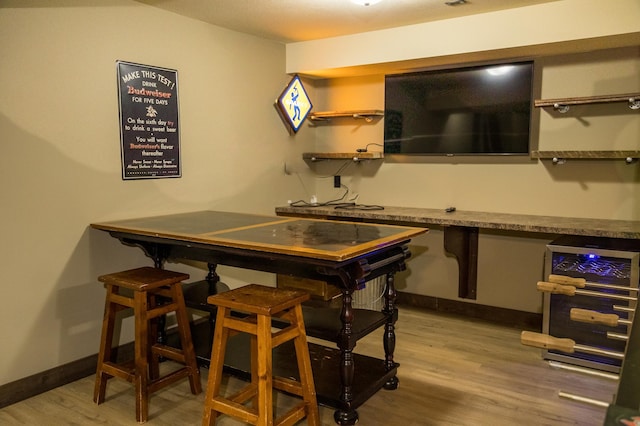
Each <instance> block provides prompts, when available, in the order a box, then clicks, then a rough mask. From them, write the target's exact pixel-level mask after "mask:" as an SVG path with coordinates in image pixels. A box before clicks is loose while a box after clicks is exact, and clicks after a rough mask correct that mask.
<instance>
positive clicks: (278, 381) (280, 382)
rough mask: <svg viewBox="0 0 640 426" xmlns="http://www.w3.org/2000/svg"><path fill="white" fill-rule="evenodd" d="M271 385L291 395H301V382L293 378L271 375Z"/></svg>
mask: <svg viewBox="0 0 640 426" xmlns="http://www.w3.org/2000/svg"><path fill="white" fill-rule="evenodd" d="M273 387H274V388H275V389H278V390H281V391H284V392H288V393H291V394H293V395H298V396H303V392H302V384H301V383H300V382H299V381H297V380H293V379H288V378H286V377H279V376H274V377H273Z"/></svg>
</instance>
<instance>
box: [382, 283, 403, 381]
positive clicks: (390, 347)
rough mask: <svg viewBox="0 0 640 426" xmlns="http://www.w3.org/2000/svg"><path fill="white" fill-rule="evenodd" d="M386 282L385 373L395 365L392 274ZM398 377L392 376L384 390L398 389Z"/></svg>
mask: <svg viewBox="0 0 640 426" xmlns="http://www.w3.org/2000/svg"><path fill="white" fill-rule="evenodd" d="M386 278H387V280H386V284H385V293H384V308H383V309H382V312H384V313H385V314H387V316H388V317H387V323H386V324H385V326H384V335H383V337H382V345H383V346H384V354H385V361H384V366H385V369H386V371H391V370H393V369H394V368H396V363H395V362H394V361H393V352H394V351H395V349H396V331H395V330H396V326H395V324H396V313H395V310H396V307H395V303H396V296H397V293H396V286H395V282H394V280H395V275H394V274H393V273H388V274H387V277H386ZM398 381H399V380H398V376H393V377H392V378H390V379H389V380H388V381H387V382H386V383H385V384H384V386H383V387H384V388H385V389H387V390H395V389H398Z"/></svg>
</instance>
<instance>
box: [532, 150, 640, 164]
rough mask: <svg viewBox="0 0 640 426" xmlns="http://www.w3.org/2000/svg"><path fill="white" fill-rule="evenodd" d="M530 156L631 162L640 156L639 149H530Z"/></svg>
mask: <svg viewBox="0 0 640 426" xmlns="http://www.w3.org/2000/svg"><path fill="white" fill-rule="evenodd" d="M531 157H532V158H539V159H542V160H543V159H550V160H553V162H554V163H557V162H560V161H561V160H570V159H571V160H573V159H576V160H616V159H620V160H625V161H626V162H627V163H632V162H634V161H635V160H638V159H639V158H640V151H531Z"/></svg>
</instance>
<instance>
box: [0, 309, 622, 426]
mask: <svg viewBox="0 0 640 426" xmlns="http://www.w3.org/2000/svg"><path fill="white" fill-rule="evenodd" d="M399 318H400V319H399V321H398V323H397V327H396V334H397V344H396V351H395V360H396V361H397V362H399V363H400V367H399V369H398V377H399V379H400V385H399V387H398V389H397V390H395V391H386V390H381V391H379V392H378V393H376V394H375V395H374V396H373V397H372V398H370V399H369V400H368V401H367V402H366V403H364V404H363V405H362V406H361V407H359V408H358V412H359V415H360V422H359V424H360V425H364V426H396V425H397V426H414V425H415V426H418V425H419V426H431V425H434V426H440V425H463V424H464V425H479V426H484V425H490V426H494V425H502V424H520V425H527V426H530V425H531V426H536V425H541V426H542V425H544V426H556V425H558V426H559V425H581V426H591V425H593V426H596V425H601V424H602V422H603V420H604V414H605V409H604V408H602V407H596V406H593V405H589V404H585V403H581V402H576V401H571V400H568V399H564V398H560V397H558V392H559V391H566V392H571V393H576V394H579V395H582V396H586V397H589V398H593V399H599V400H604V401H611V400H612V398H613V394H614V392H615V390H616V387H617V383H616V382H615V381H612V380H608V379H605V378H602V377H596V376H590V375H584V374H580V373H576V372H571V371H566V370H561V369H555V368H552V367H550V366H549V365H548V363H547V362H546V361H544V360H543V359H542V358H541V353H540V350H538V349H535V348H530V347H526V346H522V345H521V344H520V330H518V329H514V328H509V327H505V326H500V325H495V324H490V323H487V322H482V321H478V320H474V319H470V318H462V317H456V316H451V315H446V314H442V313H436V312H433V311H428V310H422V309H419V308H404V307H401V308H400V316H399ZM381 342H382V332H381V331H378V332H375V333H372V334H371V335H369V336H367V337H366V338H365V339H362V340H360V341H359V342H358V345H357V347H356V349H355V350H356V352H359V353H362V354H366V355H371V356H376V357H383V355H384V354H383V351H382V344H381ZM331 374H335V373H334V372H331ZM356 375H357V365H356ZM202 376H203V378H202V380H203V385H205V384H206V376H207V370H204V369H203V371H202ZM356 377H357V376H356ZM93 382H94V377H93V376H90V377H86V378H83V379H80V380H77V381H75V382H73V383H70V384H68V385H65V386H61V387H59V388H57V389H53V390H51V391H48V392H46V393H43V394H41V395H38V396H35V397H33V398H30V399H27V400H24V401H21V402H18V403H16V404H13V405H10V406H8V407H5V408H4V409H2V410H0V424H2V425H105V424H108V425H135V424H137V423H136V421H135V399H134V392H133V388H132V386H131V385H130V384H128V383H125V382H123V381H120V380H111V381H110V382H109V384H108V386H107V398H106V401H105V403H104V404H101V405H99V406H98V405H95V404H94V403H93V401H92V395H93ZM242 384H243V383H242V382H240V381H239V380H237V379H235V378H230V377H225V381H224V383H223V386H224V388H225V389H230V390H231V389H237V388H239V387H240V386H241V385H242ZM294 403H295V400H294V399H293V398H291V397H289V396H286V395H282V394H278V396H277V397H276V404H277V410H278V412H284V411H285V410H286V409H288V408H290V407H291V406H292V405H293V404H294ZM203 404H204V393H203V394H201V395H198V396H194V395H192V394H191V392H190V390H189V384H188V381H186V380H185V381H184V382H178V383H176V384H175V385H172V386H170V387H168V388H166V389H163V390H161V391H159V392H157V393H155V394H153V395H152V396H151V401H150V405H149V410H150V413H149V421H148V422H147V424H149V425H198V424H200V422H201V416H202V408H203ZM320 415H321V422H322V424H323V425H333V424H334V423H333V409H331V408H328V407H321V409H320ZM242 424H243V423H241V422H238V421H236V420H234V419H231V418H229V417H226V416H221V417H220V419H219V422H218V425H221V426H235V425H242ZM300 424H301V425H304V424H306V423H305V422H304V421H303V422H301V423H300Z"/></svg>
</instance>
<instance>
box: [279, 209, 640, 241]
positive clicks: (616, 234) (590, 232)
mask: <svg viewBox="0 0 640 426" xmlns="http://www.w3.org/2000/svg"><path fill="white" fill-rule="evenodd" d="M275 211H276V214H279V215H283V216H284V215H286V216H305V217H334V218H344V219H358V220H366V221H372V222H375V221H383V222H401V223H406V224H410V225H412V226H416V225H417V226H420V225H444V226H447V225H453V226H467V227H475V228H485V229H500V230H508V231H525V232H537V233H549V234H566V235H585V236H592V237H609V238H628V239H640V221H637V220H611V219H588V218H577V217H561V216H537V215H524V214H510V213H491V212H475V211H465V210H456V211H454V212H450V213H447V212H445V211H444V210H443V209H426V208H416V207H392V206H384V209H383V210H358V209H355V208H349V209H336V208H335V206H317V207H312V206H310V207H291V206H284V207H276V210H275Z"/></svg>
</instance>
